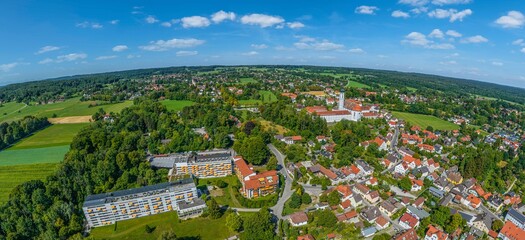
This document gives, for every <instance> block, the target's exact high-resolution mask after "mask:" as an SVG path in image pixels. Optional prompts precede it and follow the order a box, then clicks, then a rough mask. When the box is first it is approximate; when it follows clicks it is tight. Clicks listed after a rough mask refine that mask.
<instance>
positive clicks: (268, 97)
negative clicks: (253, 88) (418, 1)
mask: <svg viewBox="0 0 525 240" xmlns="http://www.w3.org/2000/svg"><path fill="white" fill-rule="evenodd" d="M259 94H260V95H261V99H262V100H257V99H248V100H239V104H240V105H256V104H261V103H270V102H275V101H277V96H275V94H273V93H272V92H270V91H263V90H261V91H259Z"/></svg>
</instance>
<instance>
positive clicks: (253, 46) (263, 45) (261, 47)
mask: <svg viewBox="0 0 525 240" xmlns="http://www.w3.org/2000/svg"><path fill="white" fill-rule="evenodd" d="M251 47H252V48H255V49H265V48H268V46H267V45H266V44H252V45H251Z"/></svg>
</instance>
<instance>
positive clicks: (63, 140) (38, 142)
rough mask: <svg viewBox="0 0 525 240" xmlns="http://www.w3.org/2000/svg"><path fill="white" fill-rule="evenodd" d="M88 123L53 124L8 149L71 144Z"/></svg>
mask: <svg viewBox="0 0 525 240" xmlns="http://www.w3.org/2000/svg"><path fill="white" fill-rule="evenodd" d="M88 125H89V123H76V124H57V125H51V126H49V127H47V128H45V129H44V130H42V131H39V132H37V133H35V134H33V135H32V136H30V137H28V138H25V139H23V140H22V141H20V142H18V143H17V144H15V145H14V146H12V147H10V148H9V149H8V151H10V150H20V149H30V148H45V147H55V146H64V145H69V144H70V143H71V141H72V140H73V137H74V136H75V135H77V133H78V132H79V131H80V129H82V128H83V127H85V126H88ZM0 161H1V160H0Z"/></svg>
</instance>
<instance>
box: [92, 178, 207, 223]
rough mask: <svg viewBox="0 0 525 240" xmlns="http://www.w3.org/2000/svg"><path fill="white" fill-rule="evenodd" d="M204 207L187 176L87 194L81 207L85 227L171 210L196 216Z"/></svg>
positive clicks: (182, 214)
mask: <svg viewBox="0 0 525 240" xmlns="http://www.w3.org/2000/svg"><path fill="white" fill-rule="evenodd" d="M205 208H206V204H205V203H204V201H203V200H201V199H200V198H199V197H198V193H197V187H196V186H195V183H194V182H193V180H192V179H191V178H186V179H181V180H178V181H174V182H166V183H159V184H155V185H150V186H145V187H140V188H132V189H126V190H120V191H115V192H110V193H102V194H96V195H89V196H87V197H86V198H85V200H84V205H83V206H82V210H83V211H84V215H85V217H86V220H87V223H88V226H89V227H98V226H104V225H110V224H114V223H115V222H117V221H122V220H128V219H133V218H138V217H144V216H149V215H154V214H158V213H162V212H168V211H174V210H175V211H177V212H178V214H179V217H181V218H185V217H190V216H195V215H199V214H201V213H202V212H203V210H204V209H205Z"/></svg>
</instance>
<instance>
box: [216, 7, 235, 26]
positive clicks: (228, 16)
mask: <svg viewBox="0 0 525 240" xmlns="http://www.w3.org/2000/svg"><path fill="white" fill-rule="evenodd" d="M235 17H236V15H235V13H234V12H225V11H223V10H220V11H218V12H216V13H214V14H212V15H211V20H212V21H213V22H214V23H221V22H222V21H224V20H230V21H233V20H235Z"/></svg>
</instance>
